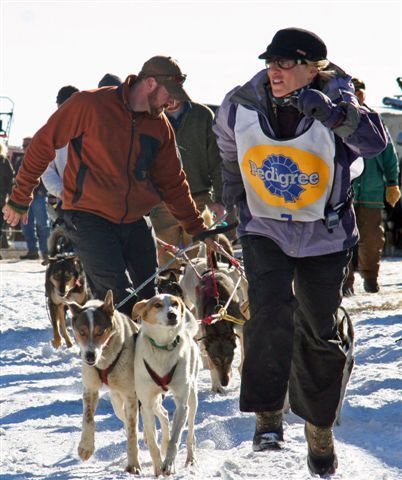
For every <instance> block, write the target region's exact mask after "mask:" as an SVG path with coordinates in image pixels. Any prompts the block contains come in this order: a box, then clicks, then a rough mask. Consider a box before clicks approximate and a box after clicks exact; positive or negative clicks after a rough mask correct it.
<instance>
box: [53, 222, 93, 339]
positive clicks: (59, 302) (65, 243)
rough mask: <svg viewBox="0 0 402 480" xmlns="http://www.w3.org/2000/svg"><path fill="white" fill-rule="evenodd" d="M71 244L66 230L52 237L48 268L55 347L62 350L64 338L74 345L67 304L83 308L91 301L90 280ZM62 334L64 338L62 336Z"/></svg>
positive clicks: (58, 230) (56, 231)
mask: <svg viewBox="0 0 402 480" xmlns="http://www.w3.org/2000/svg"><path fill="white" fill-rule="evenodd" d="M70 247H71V243H70V241H69V239H68V238H67V236H66V232H65V230H64V229H62V228H58V229H57V230H54V231H53V233H52V235H51V236H50V238H49V253H50V256H49V264H48V265H47V267H46V276H45V292H46V297H47V304H48V308H49V316H50V320H51V323H52V328H53V340H52V345H53V347H54V348H59V347H60V345H61V336H63V338H64V340H65V342H66V345H67V347H71V346H72V342H71V338H70V335H69V333H68V330H67V325H66V312H67V309H68V307H67V304H66V302H67V301H74V302H76V303H78V304H80V305H83V304H84V303H85V302H86V301H87V300H88V298H89V295H88V289H87V281H86V277H85V273H84V269H83V267H82V264H81V262H80V259H79V258H78V256H77V255H75V254H74V253H73V252H72V251H71V250H70ZM60 333H61V336H60Z"/></svg>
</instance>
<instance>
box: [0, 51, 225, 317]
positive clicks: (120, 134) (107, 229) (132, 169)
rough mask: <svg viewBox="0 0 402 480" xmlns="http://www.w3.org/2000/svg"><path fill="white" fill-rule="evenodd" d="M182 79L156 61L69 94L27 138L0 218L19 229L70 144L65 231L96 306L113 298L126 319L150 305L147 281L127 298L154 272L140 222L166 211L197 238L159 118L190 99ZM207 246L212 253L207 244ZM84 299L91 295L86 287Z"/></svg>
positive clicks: (150, 239) (193, 213)
mask: <svg viewBox="0 0 402 480" xmlns="http://www.w3.org/2000/svg"><path fill="white" fill-rule="evenodd" d="M185 78H186V76H185V75H184V74H183V73H182V71H181V69H180V67H179V65H178V64H177V62H176V61H175V60H173V59H172V58H171V57H167V56H161V55H160V56H155V57H152V58H150V59H149V60H148V61H147V62H145V63H144V65H143V67H142V69H141V72H140V73H139V74H138V75H137V76H136V75H130V76H128V77H127V79H126V81H125V82H124V84H123V85H122V86H121V87H103V88H100V89H96V90H89V91H82V92H76V93H75V94H74V95H72V96H71V98H70V99H69V100H68V101H66V102H64V103H63V105H61V107H60V108H59V109H57V110H56V112H55V113H54V114H53V115H52V116H51V117H50V118H49V120H48V122H47V123H46V125H45V126H43V127H42V128H41V129H40V130H39V131H38V132H37V133H36V134H35V136H34V137H33V139H32V142H31V145H30V148H29V149H28V152H27V156H26V157H25V159H24V162H23V164H22V166H21V169H20V171H19V173H18V176H17V179H16V180H17V181H16V185H15V187H14V188H13V191H12V193H11V197H10V199H9V200H8V203H7V205H6V206H5V207H3V213H4V219H5V220H6V221H7V222H8V223H9V224H10V225H16V224H17V223H18V221H19V220H20V218H22V220H23V221H24V220H25V221H26V212H27V209H28V205H29V202H30V199H31V193H32V190H33V188H34V187H35V185H36V184H37V182H38V179H39V178H40V176H41V175H42V173H43V172H44V171H45V169H46V167H47V165H48V164H49V163H50V162H51V161H52V160H53V159H54V156H55V152H56V150H57V149H58V148H61V147H63V146H64V145H67V144H68V143H69V142H70V143H71V145H70V148H69V149H68V157H67V165H66V168H65V170H64V176H63V184H64V192H63V209H64V222H65V226H66V228H67V230H68V232H69V234H70V236H71V239H72V242H73V247H74V250H75V252H76V253H77V254H78V256H79V258H80V259H81V261H82V263H83V267H84V270H85V272H86V273H87V274H88V275H89V277H90V278H91V283H92V285H91V287H92V286H94V289H93V292H92V293H93V294H94V296H95V297H96V298H99V299H103V298H104V297H105V295H106V292H107V291H108V290H109V289H111V290H113V297H114V301H115V303H116V304H117V305H118V308H119V309H120V310H121V311H122V312H123V313H126V314H129V315H130V314H131V310H132V307H133V304H134V303H135V302H136V301H137V298H150V297H152V296H153V295H154V294H155V292H156V290H155V281H149V282H148V284H147V285H145V286H143V288H142V289H141V290H140V291H138V292H137V296H136V295H133V296H131V297H130V298H129V295H130V294H131V293H132V288H133V286H134V287H138V286H140V285H142V284H143V283H144V282H145V281H146V280H149V279H150V278H151V277H152V276H153V275H154V274H155V271H156V268H157V261H156V248H155V237H154V234H153V230H152V226H151V224H150V222H149V220H148V219H147V217H146V215H147V214H148V213H149V212H150V210H151V209H152V208H153V207H155V206H156V205H157V204H158V203H160V201H161V199H162V198H163V200H164V201H165V202H166V204H167V206H168V208H169V209H170V211H171V212H172V213H173V215H174V216H175V217H176V218H177V219H178V220H179V221H180V222H181V223H182V224H183V227H184V228H185V230H186V231H187V232H188V233H189V234H190V235H197V234H199V233H202V232H204V231H205V230H206V229H207V227H206V225H205V224H204V222H203V220H202V218H201V216H200V214H199V212H198V210H197V209H196V207H195V203H194V202H193V200H192V198H191V195H190V191H189V187H188V183H187V181H186V177H185V173H184V171H183V170H182V168H181V164H180V158H179V156H178V153H177V147H176V143H175V137H174V132H173V129H172V126H171V125H170V123H169V121H168V119H167V118H166V116H165V114H164V113H163V110H164V109H165V108H166V107H167V106H168V105H170V104H171V103H172V102H173V101H174V100H178V101H187V100H190V98H189V96H188V95H187V93H186V91H185V90H184V88H183V83H184V81H185ZM205 243H206V244H207V245H209V246H210V248H213V249H216V248H217V244H216V243H215V242H214V241H213V240H212V239H211V238H207V239H206V240H205ZM91 290H92V288H91Z"/></svg>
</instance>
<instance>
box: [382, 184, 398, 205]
mask: <svg viewBox="0 0 402 480" xmlns="http://www.w3.org/2000/svg"><path fill="white" fill-rule="evenodd" d="M400 198H401V191H400V190H399V187H398V185H390V186H388V187H386V189H385V199H386V201H387V203H389V204H390V205H391V207H395V205H396V202H397V201H398V200H399V199H400Z"/></svg>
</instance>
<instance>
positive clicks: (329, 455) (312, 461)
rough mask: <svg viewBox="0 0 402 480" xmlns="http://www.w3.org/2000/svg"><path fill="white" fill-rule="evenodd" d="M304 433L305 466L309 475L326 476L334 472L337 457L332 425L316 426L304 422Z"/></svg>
mask: <svg viewBox="0 0 402 480" xmlns="http://www.w3.org/2000/svg"><path fill="white" fill-rule="evenodd" d="M304 434H305V436H306V439H307V444H308V455H307V466H308V469H309V470H310V473H311V475H319V476H320V477H326V476H328V475H332V474H334V473H335V470H336V468H337V467H338V458H337V456H336V454H335V447H334V437H333V435H332V427H316V426H315V425H313V424H312V423H308V422H306V425H305V427H304Z"/></svg>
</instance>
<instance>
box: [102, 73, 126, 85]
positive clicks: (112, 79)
mask: <svg viewBox="0 0 402 480" xmlns="http://www.w3.org/2000/svg"><path fill="white" fill-rule="evenodd" d="M122 83H123V81H122V79H121V78H120V77H118V76H117V75H114V74H113V73H105V75H104V76H103V77H102V78H101V79H100V80H99V83H98V88H101V87H120V85H121V84H122Z"/></svg>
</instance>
